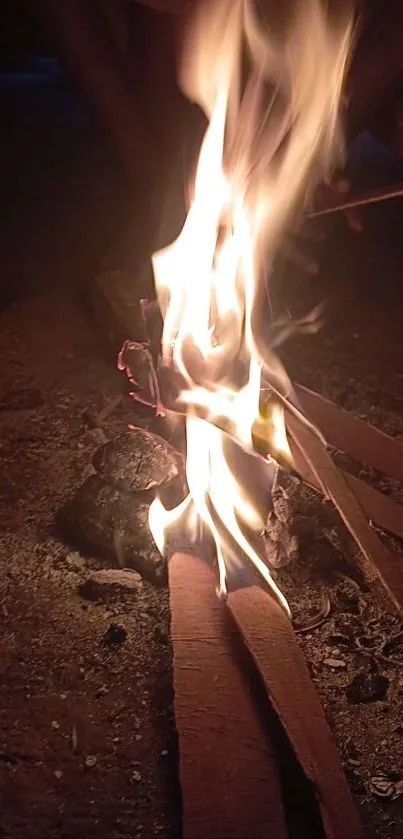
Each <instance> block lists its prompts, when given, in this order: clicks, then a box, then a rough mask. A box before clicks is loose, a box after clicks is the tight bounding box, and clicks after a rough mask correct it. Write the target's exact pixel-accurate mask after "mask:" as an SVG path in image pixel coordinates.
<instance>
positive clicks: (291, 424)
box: [286, 414, 403, 613]
mask: <svg viewBox="0 0 403 839" xmlns="http://www.w3.org/2000/svg"><path fill="white" fill-rule="evenodd" d="M286 422H287V429H288V431H289V433H290V435H291V437H292V439H293V441H294V443H295V445H296V447H297V449H298V450H299V458H300V462H301V460H303V459H305V461H306V463H307V465H308V467H309V471H310V472H311V473H312V474H313V475H314V476H315V479H316V481H317V483H318V484H319V486H321V487H322V490H323V492H324V493H325V494H327V495H328V497H329V498H330V499H331V500H332V501H333V503H334V505H335V506H336V508H337V510H338V511H339V513H340V516H341V518H342V520H343V521H344V524H345V525H346V527H347V528H348V529H349V531H350V533H351V535H352V536H353V538H354V539H355V541H356V542H357V545H358V547H359V548H360V552H361V553H360V554H358V555H357V556H356V559H355V561H356V563H357V564H358V565H359V567H360V570H361V571H362V573H363V574H364V575H365V578H366V580H367V581H368V582H369V583H375V584H376V583H377V582H378V583H380V584H381V585H382V586H383V588H384V590H385V591H386V593H387V595H388V597H389V601H390V603H391V605H392V606H393V608H394V610H395V611H397V612H399V613H401V612H403V564H402V559H401V557H400V556H399V555H398V554H397V553H395V552H393V551H390V550H388V548H387V547H386V545H384V544H383V542H382V540H381V539H380V538H379V536H378V534H377V533H376V531H375V530H374V529H373V528H372V527H371V526H370V524H369V522H368V519H367V517H366V515H365V513H364V511H363V509H362V507H361V506H360V503H359V501H358V500H357V498H356V496H355V495H354V492H353V491H352V490H351V488H350V486H349V484H348V483H347V481H346V480H345V479H344V476H343V474H342V473H341V472H340V470H339V469H338V468H337V466H336V465H335V464H334V463H333V460H332V458H331V456H330V454H329V452H328V451H327V450H326V448H325V447H324V446H323V445H322V443H321V442H320V440H319V439H318V438H317V437H316V435H315V434H313V433H312V432H311V431H310V429H309V428H307V427H306V426H305V425H303V424H302V423H301V422H299V421H298V420H296V419H295V417H294V416H292V415H291V414H287V420H286Z"/></svg>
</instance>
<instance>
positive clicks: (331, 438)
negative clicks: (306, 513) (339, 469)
mask: <svg viewBox="0 0 403 839" xmlns="http://www.w3.org/2000/svg"><path fill="white" fill-rule="evenodd" d="M295 390H296V393H297V396H298V398H299V400H300V403H301V406H302V409H303V411H304V412H305V413H306V415H307V416H308V417H309V418H310V419H311V420H312V422H313V423H314V424H315V425H317V427H318V428H319V429H320V431H321V432H322V434H323V435H324V437H325V439H326V440H327V442H328V443H330V445H332V446H334V447H335V448H336V449H339V450H340V451H343V452H345V453H346V454H348V455H350V457H353V458H355V460H358V461H360V463H366V464H367V465H368V466H372V467H373V468H374V469H379V470H380V471H381V472H384V473H385V474H386V475H389V477H391V478H395V479H396V480H397V481H402V482H403V446H402V444H401V443H399V442H398V441H397V440H394V439H393V437H389V436H388V435H387V434H384V433H383V431H379V430H378V429H377V428H375V427H374V426H373V425H370V424H369V423H368V422H364V421H363V420H361V419H359V417H356V416H355V415H354V414H352V413H350V412H349V411H344V410H343V408H339V407H338V405H334V403H333V402H329V401H328V400H327V399H324V398H323V396H319V394H318V393H314V392H313V391H312V390H308V389H307V388H305V387H302V386H301V385H297V386H296V388H295Z"/></svg>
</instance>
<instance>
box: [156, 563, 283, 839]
mask: <svg viewBox="0 0 403 839" xmlns="http://www.w3.org/2000/svg"><path fill="white" fill-rule="evenodd" d="M169 587H170V604H171V614H172V622H171V633H172V644H173V658H174V691H175V703H174V707H175V718H176V725H177V730H178V736H179V753H180V781H181V787H182V796H183V835H184V839H200V837H204V839H216V837H223V838H224V837H228V839H245V837H252V836H256V837H259V839H286V837H287V830H286V826H285V819H284V812H283V804H282V796H281V789H280V782H279V778H278V773H277V767H276V758H275V755H274V751H273V749H272V747H271V743H270V732H269V733H268V732H267V730H266V727H265V725H264V723H263V721H262V719H261V718H260V716H259V714H258V713H257V711H256V707H255V704H254V701H253V695H252V691H251V688H250V684H249V680H248V675H247V673H246V672H245V668H243V667H242V666H240V663H239V661H238V659H237V655H236V652H234V648H233V645H232V639H231V631H228V618H229V616H228V613H227V610H226V607H225V605H224V604H223V603H222V602H220V601H219V599H218V597H217V595H216V592H215V580H214V575H213V573H212V571H211V570H210V569H209V568H208V567H207V565H206V564H205V563H204V562H203V561H202V560H201V559H199V558H197V557H194V556H189V555H186V554H180V553H176V554H174V556H172V557H171V559H170V561H169Z"/></svg>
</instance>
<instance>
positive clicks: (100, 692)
mask: <svg viewBox="0 0 403 839" xmlns="http://www.w3.org/2000/svg"><path fill="white" fill-rule="evenodd" d="M108 693H109V690H108V688H107V687H106V685H101V687H100V688H98V690H97V691H96V694H95V696H96V698H97V699H99V697H100V696H106V695H107V694H108Z"/></svg>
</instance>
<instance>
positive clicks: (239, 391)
mask: <svg viewBox="0 0 403 839" xmlns="http://www.w3.org/2000/svg"><path fill="white" fill-rule="evenodd" d="M350 35H351V25H350V20H349V19H347V18H346V16H344V17H340V16H339V18H338V20H334V21H333V22H332V23H330V22H329V19H328V16H327V14H326V12H325V11H324V8H323V4H322V3H321V0H301V2H297V3H294V4H293V13H292V15H291V14H289V15H288V16H284V17H283V19H282V20H281V21H278V20H277V22H276V27H275V29H274V28H270V26H269V25H268V24H267V22H266V23H265V22H264V21H263V20H262V19H261V18H260V19H258V16H257V14H256V12H255V8H254V4H253V3H252V2H248V0H203V2H201V3H198V4H197V14H196V16H194V17H193V21H192V25H191V28H190V30H189V35H188V39H187V42H186V48H185V51H184V56H183V61H182V69H181V84H182V88H183V90H184V92H185V93H186V94H187V96H188V97H189V98H190V99H192V100H194V101H196V102H197V103H198V104H199V105H200V106H201V107H202V108H203V110H204V111H205V113H206V115H207V117H208V119H209V127H208V129H207V132H206V135H205V138H204V141H203V145H202V148H201V152H200V157H199V162H198V167H197V173H196V178H195V184H194V195H193V200H192V202H191V206H190V209H189V212H188V215H187V218H186V222H185V224H184V227H183V229H182V232H181V233H180V235H179V237H178V239H177V240H176V241H175V242H173V244H171V245H170V246H169V247H167V248H165V249H163V250H162V251H159V252H158V253H156V254H154V257H153V266H154V273H155V281H156V289H157V295H158V301H159V304H160V308H161V312H162V315H163V318H164V331H163V360H164V363H165V364H168V365H172V366H174V367H175V368H176V369H177V371H178V372H179V373H180V374H181V375H182V377H183V380H184V382H185V387H184V390H183V393H182V394H181V402H182V404H183V403H185V404H186V405H187V418H186V430H187V464H186V471H187V480H188V486H189V493H190V497H189V499H188V500H187V501H186V503H185V505H181V507H180V508H178V509H177V510H176V512H174V513H172V511H171V512H170V513H167V511H165V510H164V508H163V507H162V505H161V503H160V502H159V501H158V500H156V501H154V503H153V505H152V506H151V510H150V526H151V529H152V532H153V534H154V538H155V539H156V542H157V544H159V545H160V546H161V545H162V543H163V532H164V528H165V527H166V526H167V525H168V524H169V523H170V522H172V520H173V518H175V516H176V517H178V516H180V515H181V514H182V513H183V510H184V507H187V508H189V504H190V503H192V504H193V505H194V508H195V510H196V511H197V514H198V515H199V516H200V517H201V518H202V519H203V520H204V522H205V523H206V524H207V525H208V526H209V528H210V530H211V532H212V534H213V536H214V539H215V542H216V547H217V555H218V562H219V569H220V584H221V589H222V590H225V587H226V568H227V566H228V562H229V561H231V556H232V558H233V556H234V549H229V548H228V544H227V542H228V540H226V539H225V534H227V535H230V539H229V541H230V542H231V544H234V540H235V544H236V545H237V551H238V553H239V554H240V555H242V556H245V555H246V556H247V557H248V558H249V559H250V560H251V561H252V562H253V563H254V565H255V566H256V568H257V569H258V570H259V572H260V573H261V574H262V575H263V577H264V578H265V579H266V581H267V583H268V584H269V585H270V586H271V587H272V588H273V589H274V590H275V592H276V594H277V596H278V597H279V599H280V600H281V602H282V603H283V605H284V607H285V608H287V604H286V601H285V599H284V597H283V596H282V594H281V593H280V592H279V591H278V589H277V588H276V586H275V583H274V581H273V580H272V578H271V575H270V572H269V571H268V569H267V567H266V565H265V563H264V562H263V561H262V558H261V556H260V552H259V550H257V549H256V548H255V547H254V546H253V544H252V542H253V543H254V540H253V539H250V538H248V537H247V536H246V535H245V528H246V530H248V531H249V532H255V533H258V532H259V531H260V530H261V529H262V528H263V526H264V521H263V519H262V513H261V511H260V512H258V505H257V504H255V503H253V500H252V498H251V494H250V493H249V494H246V492H245V489H244V486H243V482H242V481H241V480H240V479H239V476H237V475H236V474H235V470H234V468H233V466H232V463H231V459H230V458H228V438H227V436H226V434H225V433H224V431H222V430H220V428H219V427H217V423H216V424H214V423H212V422H207V421H206V417H207V418H208V419H210V420H211V419H212V418H214V417H217V416H220V417H221V418H222V417H225V418H226V419H227V420H228V422H229V423H230V426H231V432H232V436H235V437H236V438H237V440H238V441H239V443H240V444H241V445H242V446H243V447H245V448H249V449H250V450H252V449H253V439H252V438H253V428H254V425H255V423H256V420H257V418H259V416H260V413H259V411H260V392H261V385H262V377H263V378H264V380H265V381H269V382H270V381H271V382H272V383H273V382H275V387H276V389H280V391H281V392H282V393H290V392H291V383H290V382H289V380H288V378H287V375H286V373H285V371H284V370H283V369H282V367H281V365H280V363H279V361H278V360H277V359H276V358H275V356H274V354H273V352H272V351H271V350H270V348H269V347H265V346H264V342H263V341H262V339H261V336H260V333H259V330H258V329H257V328H256V325H255V324H256V318H255V314H256V309H257V308H258V306H259V294H261V292H262V284H263V282H264V281H263V279H262V277H263V272H262V267H263V258H264V259H265V262H266V266H265V268H266V274H267V257H268V255H269V257H270V260H271V261H272V259H273V257H274V254H275V253H276V250H277V247H278V244H279V241H280V239H281V236H282V235H283V233H284V231H285V228H286V227H287V225H288V224H289V223H290V221H291V219H293V217H294V215H295V213H296V212H297V211H300V210H301V209H302V207H303V203H304V201H305V200H307V198H308V197H309V194H310V193H311V191H312V190H313V189H314V187H315V186H316V184H317V183H318V181H319V180H321V179H323V178H324V177H326V176H327V175H328V174H330V172H331V170H332V168H334V166H335V164H336V163H337V162H338V161H339V158H340V154H341V151H342V143H341V136H340V131H339V122H338V112H339V100H340V93H341V87H342V82H343V77H344V72H345V66H346V60H347V56H348V48H349V42H350ZM245 66H246V67H247V71H246V73H245V72H244V70H245ZM272 428H273V431H272V439H271V447H272V451H273V452H274V454H275V453H276V452H278V453H279V454H280V453H281V455H282V456H283V457H284V456H286V457H288V458H290V457H291V454H290V450H289V447H288V442H287V437H286V432H285V428H284V423H283V418H282V413H281V408H280V407H279V406H278V405H277V406H276V408H275V412H274V415H273V416H272ZM268 492H269V489H268ZM223 534H224V536H223ZM235 553H236V551H235Z"/></svg>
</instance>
